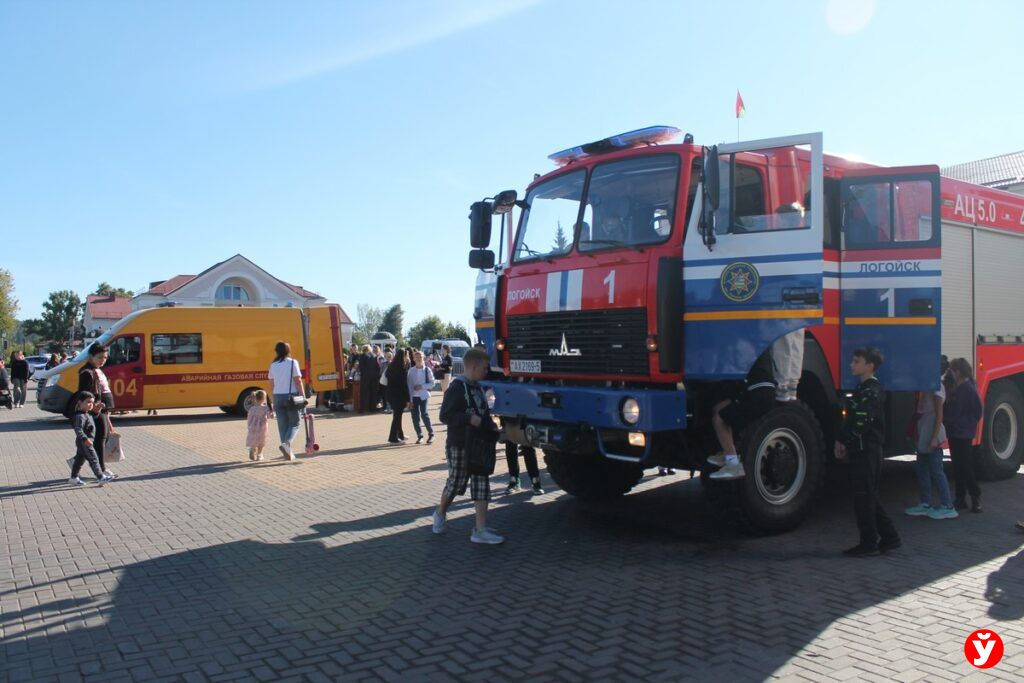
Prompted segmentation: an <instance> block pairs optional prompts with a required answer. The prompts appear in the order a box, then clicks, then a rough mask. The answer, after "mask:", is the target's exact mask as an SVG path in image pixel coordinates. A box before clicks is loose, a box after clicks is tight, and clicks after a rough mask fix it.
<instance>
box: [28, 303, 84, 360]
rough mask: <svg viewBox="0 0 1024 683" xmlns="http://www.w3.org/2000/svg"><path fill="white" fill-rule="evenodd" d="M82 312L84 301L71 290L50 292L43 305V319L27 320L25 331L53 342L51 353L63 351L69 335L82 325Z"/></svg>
mask: <svg viewBox="0 0 1024 683" xmlns="http://www.w3.org/2000/svg"><path fill="white" fill-rule="evenodd" d="M81 311H82V300H81V299H79V298H78V295H77V294H75V293H74V292H72V291H71V290H68V289H62V290H60V291H58V292H50V296H49V298H48V299H47V300H46V302H45V303H43V317H42V318H36V319H33V320H26V321H25V331H26V332H28V333H29V334H38V335H39V336H40V337H42V338H43V339H46V340H49V341H52V342H53V343H51V344H50V350H51V351H52V350H57V351H63V350H64V346H65V344H66V343H67V340H68V336H69V335H68V333H69V332H72V331H73V330H74V329H75V328H76V327H77V326H78V325H79V324H80V323H79V320H78V316H79V314H80V313H81Z"/></svg>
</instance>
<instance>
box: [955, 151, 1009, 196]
mask: <svg viewBox="0 0 1024 683" xmlns="http://www.w3.org/2000/svg"><path fill="white" fill-rule="evenodd" d="M942 175H944V176H946V177H947V178H955V179H957V180H964V181H967V182H969V183H974V184H975V185H986V186H988V187H1006V186H1008V185H1016V184H1018V183H1024V150H1021V151H1020V152H1010V153H1009V154H1001V155H1000V156H997V157H989V158H988V159H979V160H977V161H968V162H965V163H962V164H953V165H952V166H947V167H946V168H944V169H942Z"/></svg>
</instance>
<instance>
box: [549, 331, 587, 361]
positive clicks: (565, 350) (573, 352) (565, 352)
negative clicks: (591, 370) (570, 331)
mask: <svg viewBox="0 0 1024 683" xmlns="http://www.w3.org/2000/svg"><path fill="white" fill-rule="evenodd" d="M548 355H549V356H582V355H583V354H582V353H580V350H579V349H570V348H569V344H568V343H566V341H565V333H564V332H563V333H562V347H561V348H558V349H551V350H550V351H548Z"/></svg>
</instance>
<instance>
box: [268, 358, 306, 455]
mask: <svg viewBox="0 0 1024 683" xmlns="http://www.w3.org/2000/svg"><path fill="white" fill-rule="evenodd" d="M274 352H275V353H276V354H277V357H276V358H274V362H273V363H271V364H270V373H269V377H270V391H271V393H272V394H273V395H274V413H275V414H276V416H277V432H278V434H279V435H280V436H281V445H280V446H278V448H279V449H280V451H281V454H282V455H283V456H284V457H285V459H287V460H294V459H295V454H294V453H293V452H292V441H294V440H295V435H296V434H298V433H299V409H298V408H297V407H296V406H295V404H294V403H292V396H305V392H304V388H303V386H302V372H301V371H300V370H299V362H298V361H297V360H295V359H294V358H292V347H290V346H289V345H288V344H286V343H285V342H283V341H279V342H277V345H276V346H274Z"/></svg>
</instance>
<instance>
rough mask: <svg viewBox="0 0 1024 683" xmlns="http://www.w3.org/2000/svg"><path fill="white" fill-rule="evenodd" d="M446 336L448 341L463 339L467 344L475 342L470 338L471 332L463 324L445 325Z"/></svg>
mask: <svg viewBox="0 0 1024 683" xmlns="http://www.w3.org/2000/svg"><path fill="white" fill-rule="evenodd" d="M444 336H445V338H447V339H461V340H462V341H464V342H466V343H467V344H472V343H473V340H472V339H470V337H469V332H468V331H467V330H466V327H465V325H463V324H462V323H448V324H447V325H445V330H444Z"/></svg>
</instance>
